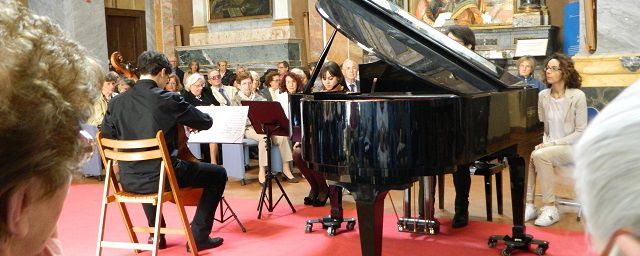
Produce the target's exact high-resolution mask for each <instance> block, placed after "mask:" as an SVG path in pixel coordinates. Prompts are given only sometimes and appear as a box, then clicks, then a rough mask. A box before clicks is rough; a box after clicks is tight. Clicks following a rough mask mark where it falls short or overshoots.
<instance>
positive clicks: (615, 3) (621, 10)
mask: <svg viewBox="0 0 640 256" xmlns="http://www.w3.org/2000/svg"><path fill="white" fill-rule="evenodd" d="M597 2H598V3H597V13H598V15H597V38H598V48H597V50H596V52H595V54H596V55H606V54H628V53H630V54H640V44H639V43H638V42H640V33H638V31H637V30H636V29H637V27H638V24H640V16H638V13H640V4H638V0H601V1H597ZM580 6H584V0H580ZM580 15H581V16H582V17H584V9H583V8H581V10H580ZM580 20H581V30H582V32H581V33H580V37H581V39H580V46H581V47H580V49H581V54H588V53H587V52H586V50H585V46H584V18H582V19H580Z"/></svg>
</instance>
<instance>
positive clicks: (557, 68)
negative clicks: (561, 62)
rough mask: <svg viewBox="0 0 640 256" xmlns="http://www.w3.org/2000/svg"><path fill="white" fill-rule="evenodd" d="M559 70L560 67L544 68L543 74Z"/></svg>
mask: <svg viewBox="0 0 640 256" xmlns="http://www.w3.org/2000/svg"><path fill="white" fill-rule="evenodd" d="M560 70H562V69H561V68H560V67H545V68H544V72H547V71H553V72H558V71H560Z"/></svg>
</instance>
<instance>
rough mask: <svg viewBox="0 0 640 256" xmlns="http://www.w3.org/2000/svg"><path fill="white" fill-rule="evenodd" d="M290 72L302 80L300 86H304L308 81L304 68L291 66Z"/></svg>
mask: <svg viewBox="0 0 640 256" xmlns="http://www.w3.org/2000/svg"><path fill="white" fill-rule="evenodd" d="M291 73H294V74H296V75H297V76H298V77H299V78H300V81H302V84H301V85H300V87H301V88H304V86H305V85H306V84H307V83H308V82H309V78H308V76H307V74H306V73H305V72H304V70H302V69H299V68H292V69H291Z"/></svg>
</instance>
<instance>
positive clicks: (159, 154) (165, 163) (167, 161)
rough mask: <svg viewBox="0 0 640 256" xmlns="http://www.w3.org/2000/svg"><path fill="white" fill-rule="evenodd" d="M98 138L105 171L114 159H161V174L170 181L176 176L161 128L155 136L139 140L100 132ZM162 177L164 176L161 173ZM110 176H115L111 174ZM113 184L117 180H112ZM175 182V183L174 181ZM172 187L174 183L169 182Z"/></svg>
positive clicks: (109, 169) (110, 168)
mask: <svg viewBox="0 0 640 256" xmlns="http://www.w3.org/2000/svg"><path fill="white" fill-rule="evenodd" d="M96 138H97V140H98V150H99V151H100V156H101V157H102V162H103V164H104V166H105V170H106V172H108V173H109V174H111V173H110V172H111V171H112V170H113V169H112V164H113V163H114V161H144V160H154V159H158V160H161V164H160V170H159V172H160V173H161V174H164V173H166V174H167V176H168V177H169V181H170V183H173V182H175V181H176V177H175V175H174V172H173V166H172V165H171V158H170V156H169V151H168V150H167V144H166V143H165V140H164V133H163V132H162V130H160V131H158V132H157V133H156V137H155V138H149V139H140V140H114V139H108V138H104V137H103V136H102V133H101V132H99V133H98V134H97V135H96ZM110 176H111V175H110ZM162 177H164V176H163V175H162ZM112 178H115V177H114V176H112ZM113 183H114V184H115V183H117V181H114V182H113ZM176 184H177V183H176ZM171 185H172V187H174V186H173V185H175V184H171Z"/></svg>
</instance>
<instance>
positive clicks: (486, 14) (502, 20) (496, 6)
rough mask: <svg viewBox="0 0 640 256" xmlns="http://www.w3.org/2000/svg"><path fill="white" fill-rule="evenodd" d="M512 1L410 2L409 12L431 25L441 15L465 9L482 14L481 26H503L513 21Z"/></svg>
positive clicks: (427, 0) (429, 0)
mask: <svg viewBox="0 0 640 256" xmlns="http://www.w3.org/2000/svg"><path fill="white" fill-rule="evenodd" d="M514 1H518V0H412V1H411V2H410V4H411V5H410V6H412V8H411V10H410V11H411V12H412V13H414V15H416V17H417V18H420V19H422V20H424V21H426V22H427V23H428V24H429V25H432V24H433V21H435V20H436V19H437V18H438V16H439V15H440V14H442V13H447V15H451V14H453V13H457V12H459V11H461V10H463V9H466V8H473V9H476V10H479V12H480V13H481V14H482V21H483V22H482V24H484V25H504V24H511V23H512V21H513V14H514V7H515V5H514ZM476 12H477V11H476ZM476 23H477V24H479V23H480V22H476Z"/></svg>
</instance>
